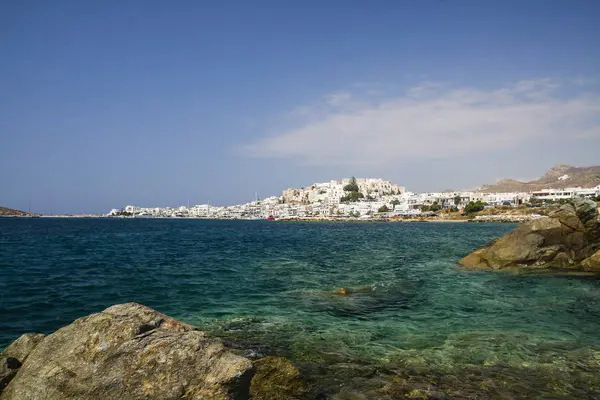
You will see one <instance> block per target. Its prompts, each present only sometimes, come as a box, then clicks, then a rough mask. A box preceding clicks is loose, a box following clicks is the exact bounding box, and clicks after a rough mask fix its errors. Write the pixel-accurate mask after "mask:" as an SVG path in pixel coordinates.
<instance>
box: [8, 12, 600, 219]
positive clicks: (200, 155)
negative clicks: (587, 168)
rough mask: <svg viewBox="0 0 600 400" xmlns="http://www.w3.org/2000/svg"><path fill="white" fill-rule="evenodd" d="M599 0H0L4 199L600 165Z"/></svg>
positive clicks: (248, 195) (186, 197) (431, 183)
mask: <svg viewBox="0 0 600 400" xmlns="http://www.w3.org/2000/svg"><path fill="white" fill-rule="evenodd" d="M599 37H600V2H599V1H596V0H589V1H584V0H573V1H566V0H564V1H563V0H554V1H536V0H528V1H509V0H503V1H475V0H473V1H467V0H422V1H408V0H407V1H341V0H332V1H326V2H323V1H311V0H309V1H284V2H282V1H253V2H248V1H220V2H199V1H179V2H166V1H105V2H79V1H54V2H43V1H26V2H14V1H13V2H11V1H4V2H0V205H4V206H8V207H13V208H20V209H28V208H29V205H30V204H31V207H32V209H33V210H34V211H38V212H44V213H53V212H106V211H108V210H109V209H110V208H113V207H123V206H125V205H126V204H136V205H140V206H175V205H181V204H187V202H188V201H190V202H191V203H193V204H196V203H205V202H207V201H210V202H211V203H213V204H231V203H239V202H245V201H249V200H251V199H253V197H254V193H255V192H258V193H259V196H268V195H275V194H279V193H280V192H281V190H283V189H285V188H288V187H301V186H306V185H309V184H311V183H313V182H318V181H326V180H330V179H339V178H342V177H347V176H351V175H355V176H360V177H367V176H368V177H382V178H387V179H391V180H393V181H394V182H395V183H398V184H400V185H404V186H406V187H407V188H408V189H409V190H413V191H425V190H442V189H448V188H471V187H475V186H477V185H479V184H482V183H491V182H494V181H495V180H496V179H497V178H501V177H513V178H535V177H537V176H539V175H541V174H543V172H544V171H545V170H546V169H548V168H549V167H551V166H552V165H553V164H555V163H559V162H560V163H571V164H575V165H593V164H600V156H599V154H600V117H599V115H600V99H599V98H600V90H599V89H600V85H599V82H600V81H599V79H600V74H599V71H600V46H599V45H598V38H599Z"/></svg>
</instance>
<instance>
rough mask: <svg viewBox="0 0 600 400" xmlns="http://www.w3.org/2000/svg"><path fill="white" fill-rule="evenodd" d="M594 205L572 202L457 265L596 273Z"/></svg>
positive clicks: (598, 225) (599, 242)
mask: <svg viewBox="0 0 600 400" xmlns="http://www.w3.org/2000/svg"><path fill="white" fill-rule="evenodd" d="M599 250H600V217H599V216H598V209H597V208H596V202H594V201H591V200H585V199H573V200H572V201H571V202H570V203H568V204H565V205H562V206H561V207H560V208H559V209H558V210H556V211H553V212H552V213H550V215H549V216H548V217H542V218H537V219H535V220H533V221H530V222H527V223H525V224H522V225H521V226H519V227H518V228H516V229H515V230H513V231H512V232H509V233H508V234H507V235H505V236H503V237H501V238H499V239H496V240H495V241H493V242H492V243H490V244H488V245H487V246H485V247H483V248H480V249H478V250H475V251H474V252H473V253H471V254H469V255H467V256H466V257H465V258H463V259H462V260H460V261H459V263H460V264H462V265H463V266H465V267H467V268H483V269H496V270H497V269H503V268H511V267H518V268H530V269H532V268H546V269H553V268H554V269H567V270H585V271H593V272H600V268H599V267H598V256H597V255H596V254H597V252H598V251H599Z"/></svg>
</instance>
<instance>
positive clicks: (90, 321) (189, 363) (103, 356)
mask: <svg viewBox="0 0 600 400" xmlns="http://www.w3.org/2000/svg"><path fill="white" fill-rule="evenodd" d="M253 373H254V368H253V366H252V363H251V362H250V360H248V359H246V358H243V357H240V356H236V355H234V354H233V353H231V352H230V351H228V350H227V349H226V348H225V347H224V346H223V344H222V343H220V342H219V341H216V340H213V339H210V338H209V337H208V336H207V334H206V333H204V332H201V331H199V330H197V329H196V328H194V327H192V326H190V325H187V324H183V323H181V322H179V321H177V320H175V319H173V318H170V317H168V316H166V315H164V314H161V313H159V312H157V311H154V310H152V309H150V308H148V307H145V306H142V305H140V304H136V303H128V304H120V305H116V306H112V307H109V308H107V309H106V310H104V311H103V312H101V313H97V314H92V315H90V316H88V317H84V318H80V319H78V320H76V321H75V322H73V323H72V324H70V325H68V326H66V327H64V328H62V329H59V330H58V331H56V332H55V333H53V334H51V335H48V336H47V337H46V338H44V339H43V340H42V341H41V343H39V344H38V345H37V347H35V349H34V350H33V351H32V352H31V353H30V354H29V356H28V357H27V359H26V360H25V362H24V363H23V366H22V367H21V369H20V370H19V372H18V373H17V376H16V377H15V378H14V379H13V380H12V381H11V382H10V383H9V385H8V386H7V387H6V389H5V390H4V392H3V393H2V400H13V399H14V400H17V399H18V400H28V399H47V400H54V399H56V400H58V399H61V400H68V399H82V400H85V399H90V400H91V399H127V400H129V399H246V398H248V395H249V387H250V380H251V378H252V376H253Z"/></svg>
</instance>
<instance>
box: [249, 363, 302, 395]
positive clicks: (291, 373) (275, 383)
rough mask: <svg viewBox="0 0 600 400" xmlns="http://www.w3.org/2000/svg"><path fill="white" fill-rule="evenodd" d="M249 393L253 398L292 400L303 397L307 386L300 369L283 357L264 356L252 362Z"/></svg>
mask: <svg viewBox="0 0 600 400" xmlns="http://www.w3.org/2000/svg"><path fill="white" fill-rule="evenodd" d="M254 365H255V367H256V375H254V378H252V384H251V386H250V394H251V396H252V399H253V400H292V399H299V398H303V397H305V395H306V393H307V386H306V384H305V383H304V381H303V380H302V377H301V376H300V371H298V368H296V367H295V366H294V364H292V363H291V362H290V361H289V360H288V359H286V358H283V357H264V358H261V359H258V360H256V361H255V362H254Z"/></svg>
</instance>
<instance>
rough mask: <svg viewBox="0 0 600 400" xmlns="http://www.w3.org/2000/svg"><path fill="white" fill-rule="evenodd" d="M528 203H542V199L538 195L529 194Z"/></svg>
mask: <svg viewBox="0 0 600 400" xmlns="http://www.w3.org/2000/svg"><path fill="white" fill-rule="evenodd" d="M529 203H531V204H532V205H538V204H542V203H543V201H542V200H541V199H540V198H539V197H535V196H531V198H530V199H529Z"/></svg>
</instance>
